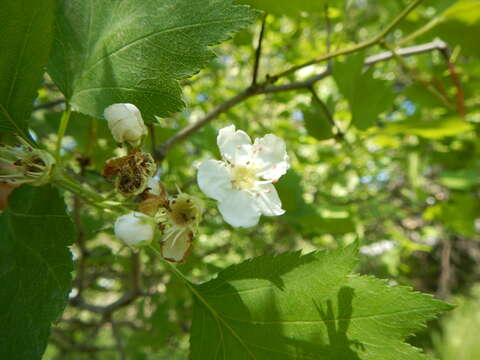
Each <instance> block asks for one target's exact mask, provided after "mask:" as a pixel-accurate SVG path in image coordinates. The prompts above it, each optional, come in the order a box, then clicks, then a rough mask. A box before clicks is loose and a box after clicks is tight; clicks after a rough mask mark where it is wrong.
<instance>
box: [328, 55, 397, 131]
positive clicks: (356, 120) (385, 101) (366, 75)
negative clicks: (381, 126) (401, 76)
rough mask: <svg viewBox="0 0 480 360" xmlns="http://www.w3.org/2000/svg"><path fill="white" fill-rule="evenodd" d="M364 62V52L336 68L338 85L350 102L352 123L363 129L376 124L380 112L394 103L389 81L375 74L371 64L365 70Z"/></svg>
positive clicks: (335, 73)
mask: <svg viewBox="0 0 480 360" xmlns="http://www.w3.org/2000/svg"><path fill="white" fill-rule="evenodd" d="M363 64H364V56H363V55H362V54H356V55H351V56H349V57H348V58H347V61H345V62H343V63H341V62H337V63H336V64H335V66H334V68H333V77H334V79H335V82H336V83H337V86H338V89H339V90H340V92H341V93H342V94H343V95H344V96H345V97H346V99H347V101H348V104H349V106H350V111H351V113H352V124H353V125H354V126H355V127H356V128H357V129H360V130H365V129H368V128H369V127H371V126H373V125H374V124H375V122H376V121H377V118H378V115H379V114H380V113H382V112H384V111H386V110H388V109H389V108H390V107H391V106H392V104H393V100H394V97H395V96H394V93H393V89H392V87H391V85H390V84H389V83H388V82H387V81H383V80H379V79H374V78H373V77H372V73H373V68H372V67H371V68H369V69H368V70H367V71H366V72H363V70H362V69H363Z"/></svg>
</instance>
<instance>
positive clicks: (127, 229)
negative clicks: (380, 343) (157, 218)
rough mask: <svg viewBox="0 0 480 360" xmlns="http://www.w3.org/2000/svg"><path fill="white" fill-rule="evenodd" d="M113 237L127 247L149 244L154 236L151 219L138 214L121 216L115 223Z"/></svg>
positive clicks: (132, 213) (153, 224)
mask: <svg viewBox="0 0 480 360" xmlns="http://www.w3.org/2000/svg"><path fill="white" fill-rule="evenodd" d="M114 230H115V236H116V237H117V238H119V239H120V240H121V241H122V242H123V243H125V244H126V245H128V246H132V247H138V246H142V245H147V244H149V243H150V242H151V241H152V240H153V238H154V235H155V222H154V220H153V218H151V217H150V216H147V215H145V214H142V213H139V212H131V213H128V214H126V215H122V216H120V217H118V218H117V221H115V229H114Z"/></svg>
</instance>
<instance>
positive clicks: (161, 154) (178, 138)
mask: <svg viewBox="0 0 480 360" xmlns="http://www.w3.org/2000/svg"><path fill="white" fill-rule="evenodd" d="M444 47H446V44H445V43H443V42H440V41H434V42H430V43H426V44H423V45H418V46H411V47H408V48H404V49H398V50H397V51H396V53H397V54H399V55H402V54H403V55H404V56H411V55H415V54H421V53H425V52H428V51H434V50H442V49H443V48H444ZM393 57H394V54H393V53H392V52H391V51H386V52H382V53H380V54H378V55H374V56H370V57H369V58H367V59H366V60H365V65H366V66H368V65H374V64H376V63H379V62H382V61H387V60H390V59H391V58H393ZM331 74H332V69H331V67H328V66H327V68H326V69H325V71H323V72H321V73H319V74H317V75H314V76H312V77H310V78H308V79H306V80H303V81H296V82H291V83H287V84H282V85H271V84H270V81H269V80H268V79H267V81H265V82H263V83H258V84H256V85H255V86H254V87H252V86H250V87H247V88H246V89H244V90H242V91H241V92H240V93H238V94H237V95H235V96H233V97H231V98H230V99H228V100H227V101H225V102H224V103H222V104H221V105H219V106H217V107H216V108H215V109H214V110H212V111H211V112H210V113H208V114H207V115H205V117H203V118H202V119H200V120H198V121H196V122H194V123H192V124H190V125H187V126H186V127H184V128H183V129H181V130H180V131H179V132H177V133H176V134H175V135H173V136H172V137H171V138H169V139H168V140H167V141H165V143H163V144H162V145H161V146H160V147H159V148H158V149H157V151H156V152H155V155H156V158H157V159H158V160H159V161H162V160H163V159H164V158H165V157H166V155H167V153H168V152H169V151H170V149H171V148H172V147H174V146H175V145H176V144H178V143H180V142H182V141H183V140H185V139H186V138H188V137H189V136H190V135H192V134H193V133H195V132H196V131H198V130H199V129H201V128H202V127H204V126H205V125H207V124H208V123H209V122H210V121H212V120H214V119H215V118H217V117H218V116H219V115H221V114H223V113H225V112H227V111H228V110H230V109H231V108H233V107H234V106H235V105H237V104H239V103H241V102H243V101H245V100H247V99H249V98H251V97H253V96H257V95H261V94H273V93H279V92H285V91H294V90H308V89H309V88H310V87H312V86H313V85H314V84H315V83H317V82H318V81H320V80H322V79H324V78H326V77H328V76H330V75H331Z"/></svg>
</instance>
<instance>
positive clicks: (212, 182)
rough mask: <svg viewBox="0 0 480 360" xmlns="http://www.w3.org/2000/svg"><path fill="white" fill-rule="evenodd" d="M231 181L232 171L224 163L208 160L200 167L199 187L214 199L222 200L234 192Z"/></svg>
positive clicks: (198, 174) (198, 175)
mask: <svg viewBox="0 0 480 360" xmlns="http://www.w3.org/2000/svg"><path fill="white" fill-rule="evenodd" d="M230 181H231V175H230V169H229V168H228V167H227V166H226V165H225V163H224V162H222V161H217V160H206V161H204V162H203V163H201V164H200V166H199V167H198V173H197V182H198V186H199V187H200V189H201V190H202V191H203V193H204V194H205V195H207V196H208V197H210V198H212V199H215V200H222V199H224V198H225V197H226V196H228V194H229V193H230V191H232V183H231V182H230Z"/></svg>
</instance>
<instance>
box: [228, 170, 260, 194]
mask: <svg viewBox="0 0 480 360" xmlns="http://www.w3.org/2000/svg"><path fill="white" fill-rule="evenodd" d="M256 179H257V171H256V169H255V168H254V167H247V166H235V167H233V168H232V185H233V187H235V188H236V189H239V190H248V189H251V188H252V187H254V185H255V180H256Z"/></svg>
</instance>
